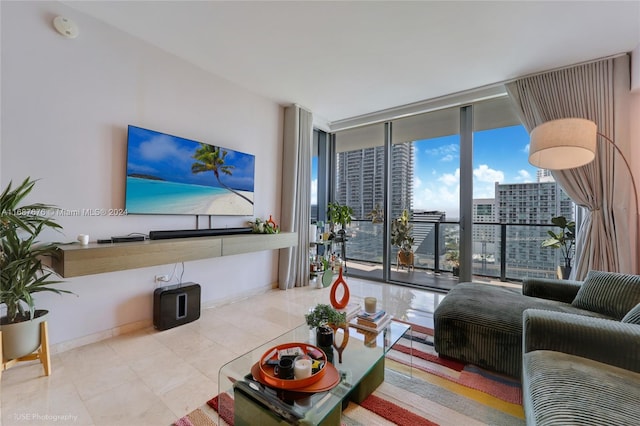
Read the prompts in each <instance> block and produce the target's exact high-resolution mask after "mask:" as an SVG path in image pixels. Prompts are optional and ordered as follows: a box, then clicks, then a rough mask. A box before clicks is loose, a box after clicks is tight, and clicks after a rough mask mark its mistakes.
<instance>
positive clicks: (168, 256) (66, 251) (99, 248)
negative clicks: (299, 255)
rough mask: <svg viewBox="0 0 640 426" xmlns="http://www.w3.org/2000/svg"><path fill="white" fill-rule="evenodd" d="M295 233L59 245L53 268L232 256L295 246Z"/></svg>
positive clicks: (84, 271)
mask: <svg viewBox="0 0 640 426" xmlns="http://www.w3.org/2000/svg"><path fill="white" fill-rule="evenodd" d="M297 238H298V235H297V233H295V232H282V233H280V234H238V235H221V236H217V237H198V238H177V239H169V240H147V241H136V242H129V243H113V244H89V245H87V246H82V245H80V244H76V243H74V244H69V245H63V246H60V247H59V256H58V258H57V259H55V260H54V262H53V269H54V270H55V271H56V272H57V273H58V274H60V275H61V276H62V277H65V278H69V277H79V276H82V275H91V274H101V273H103V272H114V271H123V270H126V269H136V268H144V267H147V266H157V265H166V264H170V263H176V262H188V261H190V260H201V259H209V258H212V257H220V256H231V255H234V254H241V253H251V252H256V251H263V250H275V249H281V248H286V247H291V246H295V245H297Z"/></svg>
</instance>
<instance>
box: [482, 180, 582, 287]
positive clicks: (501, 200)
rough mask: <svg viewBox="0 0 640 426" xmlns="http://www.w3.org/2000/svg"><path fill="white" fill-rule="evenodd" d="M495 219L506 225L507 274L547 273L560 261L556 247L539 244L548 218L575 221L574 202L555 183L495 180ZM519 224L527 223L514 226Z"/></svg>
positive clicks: (545, 233)
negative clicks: (563, 218)
mask: <svg viewBox="0 0 640 426" xmlns="http://www.w3.org/2000/svg"><path fill="white" fill-rule="evenodd" d="M495 188H496V189H495V193H496V207H497V219H498V222H500V223H506V224H510V225H509V226H507V245H506V261H507V266H508V270H507V276H508V277H512V278H522V277H524V276H541V277H545V276H548V271H554V270H555V268H556V266H557V265H558V264H559V263H560V253H559V250H554V249H551V248H543V247H541V243H542V241H543V240H544V239H546V238H547V230H548V229H549V227H548V226H531V225H535V224H544V225H547V224H550V223H551V218H552V217H555V216H560V215H562V216H564V217H566V218H567V219H569V220H574V203H573V201H571V199H570V198H569V196H568V195H567V194H566V193H565V192H564V191H563V190H562V188H560V186H559V185H558V183H557V182H554V181H551V182H533V183H510V184H499V183H496V187H495ZM518 224H522V225H530V226H516V225H518Z"/></svg>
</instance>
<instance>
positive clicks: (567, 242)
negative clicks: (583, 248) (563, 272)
mask: <svg viewBox="0 0 640 426" xmlns="http://www.w3.org/2000/svg"><path fill="white" fill-rule="evenodd" d="M551 223H553V224H554V225H555V226H557V227H558V228H560V232H554V231H553V230H551V229H549V230H548V231H547V234H549V238H547V239H546V240H544V241H543V242H542V247H551V248H555V249H560V250H561V252H562V257H563V258H564V266H565V267H566V268H570V267H571V259H572V255H573V248H574V246H575V242H576V223H575V222H574V221H568V220H567V218H566V217H564V216H556V217H554V218H551Z"/></svg>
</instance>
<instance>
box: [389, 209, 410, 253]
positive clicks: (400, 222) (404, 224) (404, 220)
mask: <svg viewBox="0 0 640 426" xmlns="http://www.w3.org/2000/svg"><path fill="white" fill-rule="evenodd" d="M412 232H413V225H412V224H411V222H410V221H409V212H408V211H407V210H406V209H405V210H403V211H402V214H401V215H400V216H399V217H397V218H395V219H393V222H391V245H393V246H394V247H398V248H399V249H400V250H401V251H402V252H404V253H409V252H411V250H412V248H411V247H412V246H413V241H414V240H413V236H412V235H411V233H412Z"/></svg>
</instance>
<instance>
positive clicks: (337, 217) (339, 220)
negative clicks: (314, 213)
mask: <svg viewBox="0 0 640 426" xmlns="http://www.w3.org/2000/svg"><path fill="white" fill-rule="evenodd" d="M327 218H328V219H329V222H331V223H332V224H338V225H340V226H341V227H342V230H345V229H346V227H347V225H349V224H350V223H351V219H352V218H353V209H352V208H351V207H349V206H347V205H341V204H340V203H338V202H332V203H329V205H328V206H327Z"/></svg>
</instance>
